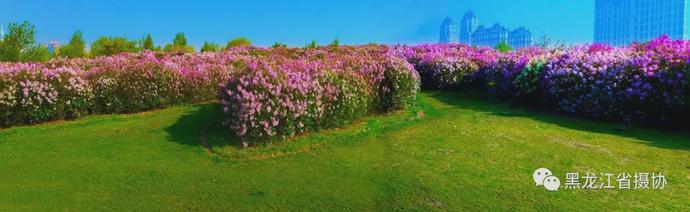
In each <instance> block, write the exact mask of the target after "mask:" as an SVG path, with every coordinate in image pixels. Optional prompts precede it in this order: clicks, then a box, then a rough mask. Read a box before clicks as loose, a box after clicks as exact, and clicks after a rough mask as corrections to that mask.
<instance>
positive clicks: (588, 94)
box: [396, 36, 690, 124]
mask: <svg viewBox="0 0 690 212" xmlns="http://www.w3.org/2000/svg"><path fill="white" fill-rule="evenodd" d="M396 51H399V52H402V53H403V54H404V55H405V57H406V58H407V59H408V61H410V63H412V64H414V66H415V67H416V68H417V70H418V71H419V73H420V76H421V78H422V79H421V81H422V87H423V88H426V89H447V88H460V89H469V90H477V91H481V92H486V93H490V94H493V95H496V96H498V97H502V98H509V99H511V100H514V101H521V102H527V103H530V104H539V105H542V106H544V107H549V108H552V109H554V110H557V111H561V112H565V113H569V114H574V115H579V116H584V117H591V118H596V119H608V120H620V121H624V122H638V123H666V124H670V123H677V122H680V121H682V120H687V118H688V112H687V111H688V109H689V108H688V107H689V106H688V101H690V86H689V85H688V80H689V79H690V78H689V76H688V72H689V69H690V66H688V63H690V41H683V40H676V41H674V40H670V39H669V38H668V37H666V36H662V37H660V38H658V39H655V40H653V41H650V42H648V43H641V44H633V45H630V46H628V47H618V48H616V47H610V46H606V45H600V44H595V45H588V46H577V47H572V48H568V49H563V50H545V49H536V48H532V49H521V50H518V51H513V52H506V53H500V52H496V51H492V50H489V49H481V48H472V47H466V46H462V45H431V46H429V45H423V46H417V47H397V48H396ZM454 61H463V62H462V63H463V64H465V63H468V62H467V61H469V63H470V64H469V65H456V64H455V63H454ZM466 67H473V68H466ZM474 67H476V68H474ZM468 70H469V71H468ZM457 73H464V74H457ZM459 76H462V79H461V80H460V77H459Z"/></svg>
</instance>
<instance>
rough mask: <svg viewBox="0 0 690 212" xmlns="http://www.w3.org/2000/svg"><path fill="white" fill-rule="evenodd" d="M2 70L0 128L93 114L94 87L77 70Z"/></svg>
mask: <svg viewBox="0 0 690 212" xmlns="http://www.w3.org/2000/svg"><path fill="white" fill-rule="evenodd" d="M0 69H1V71H0V118H1V120H2V121H0V126H9V125H15V124H30V123H38V122H42V121H47V120H55V119H63V118H77V117H79V116H81V115H83V114H88V113H89V112H90V110H91V106H92V100H93V93H92V90H91V87H90V85H89V83H88V82H87V81H86V80H84V79H83V78H82V77H81V76H80V75H79V74H78V72H77V71H75V70H73V69H70V68H57V69H43V68H41V67H40V66H39V65H35V64H2V65H0Z"/></svg>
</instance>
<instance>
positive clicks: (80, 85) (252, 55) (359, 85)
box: [0, 46, 419, 143]
mask: <svg viewBox="0 0 690 212" xmlns="http://www.w3.org/2000/svg"><path fill="white" fill-rule="evenodd" d="M418 80H419V78H418V76H417V74H416V72H415V71H414V69H413V67H412V66H411V65H410V64H409V63H408V62H407V61H406V60H405V59H404V58H403V57H402V56H399V55H395V54H393V53H392V52H390V51H389V48H387V47H385V46H364V47H328V48H319V49H309V50H304V49H288V48H271V49H262V48H253V47H241V48H233V49H231V50H229V51H223V52H217V53H216V52H209V53H199V54H163V53H156V52H151V51H145V52H143V53H140V54H132V53H122V54H118V55H115V56H108V57H97V58H94V59H67V58H63V59H55V60H52V61H50V62H47V63H6V64H0V126H5V127H7V126H12V125H20V124H32V123H39V122H43V121H49V120H58V119H72V118H77V117H80V116H82V115H84V114H103V113H106V114H107V113H130V112H138V111H145V110H150V109H155V108H162V107H166V106H169V105H175V104H184V103H198V102H204V101H209V100H214V99H217V98H218V94H219V92H218V89H219V85H221V87H220V88H221V92H220V98H221V102H222V103H223V105H224V111H225V112H226V113H227V114H228V117H227V123H228V124H229V127H230V128H231V129H232V130H233V131H234V132H235V133H236V134H237V135H238V136H240V137H241V138H243V139H244V140H245V141H247V142H248V143H249V142H255V141H260V140H267V139H270V138H285V137H289V136H292V135H295V134H298V133H302V132H306V131H311V130H317V129H321V128H329V127H334V126H340V125H342V124H345V123H348V122H350V121H352V120H354V119H356V118H360V117H362V116H364V115H367V114H369V113H376V112H388V111H391V110H395V109H399V108H402V107H405V105H407V104H410V103H412V102H413V101H414V99H415V95H416V92H417V90H418V87H419V82H418Z"/></svg>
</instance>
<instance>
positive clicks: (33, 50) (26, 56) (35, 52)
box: [19, 44, 52, 62]
mask: <svg viewBox="0 0 690 212" xmlns="http://www.w3.org/2000/svg"><path fill="white" fill-rule="evenodd" d="M51 57H52V55H51V54H50V50H48V47H47V46H45V45H41V44H34V45H31V46H29V47H28V48H26V49H24V51H23V52H22V54H21V56H20V57H19V61H21V62H29V61H34V62H45V61H48V60H50V58H51Z"/></svg>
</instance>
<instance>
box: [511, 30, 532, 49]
mask: <svg viewBox="0 0 690 212" xmlns="http://www.w3.org/2000/svg"><path fill="white" fill-rule="evenodd" d="M532 42H533V41H532V32H530V31H529V30H527V29H525V28H524V27H520V28H517V29H514V30H513V31H510V34H509V35H508V45H510V46H511V47H513V48H515V49H519V48H525V47H529V46H531V45H532Z"/></svg>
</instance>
